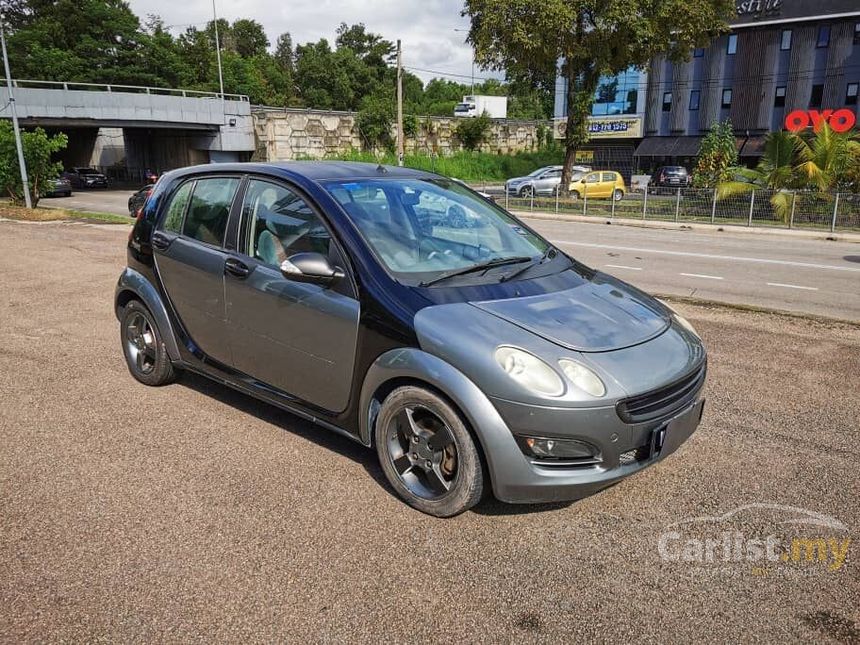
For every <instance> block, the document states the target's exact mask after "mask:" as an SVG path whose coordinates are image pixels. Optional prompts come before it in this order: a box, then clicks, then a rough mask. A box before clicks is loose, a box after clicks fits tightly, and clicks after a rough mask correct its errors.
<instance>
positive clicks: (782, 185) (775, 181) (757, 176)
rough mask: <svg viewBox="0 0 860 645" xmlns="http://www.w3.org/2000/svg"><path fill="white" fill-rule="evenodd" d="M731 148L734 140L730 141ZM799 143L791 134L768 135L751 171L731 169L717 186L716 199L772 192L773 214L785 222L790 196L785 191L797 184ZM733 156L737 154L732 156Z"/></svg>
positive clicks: (795, 136) (742, 168)
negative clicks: (759, 157)
mask: <svg viewBox="0 0 860 645" xmlns="http://www.w3.org/2000/svg"><path fill="white" fill-rule="evenodd" d="M732 147H733V148H734V140H733V141H732ZM799 147H800V141H799V139H798V137H797V135H794V134H792V133H791V132H771V133H770V134H768V135H767V138H766V140H765V146H764V154H763V155H762V157H761V159H760V160H759V162H758V165H757V166H756V167H755V168H744V167H732V168H729V169H728V170H727V172H726V173H725V174H727V175H729V177H730V179H728V180H721V181H720V183H719V185H718V187H717V195H718V197H719V198H720V199H723V198H726V197H730V196H732V195H742V194H744V193H748V192H750V191H753V190H756V189H765V190H769V191H773V192H772V194H771V197H770V204H771V206H772V207H773V210H774V212H775V213H776V214H777V215H779V216H780V217H781V218H782V219H783V220H784V221H786V222H787V221H788V217H789V213H790V210H791V202H792V196H791V193H790V192H789V189H791V188H794V187H796V186H797V185H798V173H797V170H796V166H795V160H796V158H797V152H798V150H799ZM735 156H737V153H735Z"/></svg>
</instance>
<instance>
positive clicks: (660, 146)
mask: <svg viewBox="0 0 860 645" xmlns="http://www.w3.org/2000/svg"><path fill="white" fill-rule="evenodd" d="M701 144H702V137H646V138H645V139H643V140H642V143H640V144H639V147H638V148H636V152H635V153H633V154H634V155H635V156H637V157H695V156H696V155H697V154H699V146H700V145H701Z"/></svg>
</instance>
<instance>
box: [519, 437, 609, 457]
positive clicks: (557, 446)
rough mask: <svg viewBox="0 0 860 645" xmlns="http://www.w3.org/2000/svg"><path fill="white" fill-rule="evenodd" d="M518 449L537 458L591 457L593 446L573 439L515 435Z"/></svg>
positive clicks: (593, 450) (593, 453) (593, 452)
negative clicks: (518, 445)
mask: <svg viewBox="0 0 860 645" xmlns="http://www.w3.org/2000/svg"><path fill="white" fill-rule="evenodd" d="M517 442H518V443H519V444H520V449H521V450H522V451H523V452H524V453H525V454H527V455H528V456H530V457H536V458H538V459H593V458H594V457H595V454H596V451H595V449H594V447H593V446H590V445H589V444H587V443H584V442H582V441H577V440H575V439H555V438H551V437H517Z"/></svg>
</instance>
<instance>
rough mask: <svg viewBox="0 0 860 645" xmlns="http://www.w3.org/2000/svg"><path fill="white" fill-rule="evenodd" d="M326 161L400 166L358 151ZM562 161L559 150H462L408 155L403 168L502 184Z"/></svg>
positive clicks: (391, 159)
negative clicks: (438, 154)
mask: <svg viewBox="0 0 860 645" xmlns="http://www.w3.org/2000/svg"><path fill="white" fill-rule="evenodd" d="M326 159H335V160H339V161H365V162H370V163H382V164H386V165H391V166H396V165H397V156H396V155H394V154H392V153H385V154H382V155H374V154H373V153H372V152H363V151H359V150H352V151H350V152H345V153H343V154H338V155H332V156H327V157H326ZM563 161H564V152H563V151H562V150H561V149H560V148H557V149H545V150H537V151H535V152H518V153H516V154H513V155H495V154H492V153H489V152H468V151H465V150H461V151H458V152H455V153H453V154H450V155H446V156H444V157H431V156H430V155H426V154H407V155H405V156H404V158H403V164H404V165H405V166H406V167H408V168H416V169H418V170H428V171H430V172H436V173H439V174H440V175H445V176H446V177H456V178H457V179H462V180H463V181H471V182H503V181H504V180H506V179H510V178H511V177H521V176H523V175H527V174H529V173H530V172H532V171H533V170H536V169H537V168H540V167H541V166H551V165H560V164H561V163H562V162H563Z"/></svg>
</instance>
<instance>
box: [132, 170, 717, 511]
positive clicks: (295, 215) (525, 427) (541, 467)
mask: <svg viewBox="0 0 860 645" xmlns="http://www.w3.org/2000/svg"><path fill="white" fill-rule="evenodd" d="M463 217H465V218H466V221H468V222H469V225H468V226H463V225H462V221H461V220H462V219H463ZM115 308H116V314H117V317H118V319H119V320H120V339H121V343H122V351H123V353H124V355H125V358H126V361H127V363H128V367H129V370H130V371H131V374H132V375H133V376H134V377H135V378H136V379H137V380H139V381H140V382H142V383H145V384H147V385H163V384H166V383H168V382H170V381H171V380H172V379H174V378H175V376H176V375H177V374H178V373H180V372H182V371H192V372H196V373H199V374H203V375H205V376H207V377H209V378H212V379H214V380H217V381H219V382H221V383H224V384H226V385H228V386H230V387H233V388H236V389H237V390H240V391H242V392H245V393H247V394H249V395H251V396H254V397H257V398H259V399H261V400H263V401H267V402H269V403H271V404H274V405H277V406H280V407H282V408H284V409H286V410H290V411H292V412H294V413H296V414H298V415H301V416H302V417H304V418H307V419H311V420H313V421H314V422H316V423H318V424H319V425H320V426H322V427H324V428H328V429H330V430H333V431H335V432H338V433H340V434H342V435H345V436H347V437H349V438H350V439H353V440H355V441H356V442H359V443H361V444H363V445H365V446H367V447H369V448H373V449H375V450H376V453H377V455H378V457H379V463H380V466H381V468H382V471H383V472H384V473H385V476H386V477H387V479H388V481H389V482H390V484H391V486H392V488H393V489H394V490H395V491H396V492H397V494H398V495H400V496H401V497H402V498H403V499H404V500H405V501H406V502H407V503H408V504H410V505H412V506H414V507H415V508H417V509H420V510H421V511H424V512H426V513H430V514H432V515H436V516H440V517H447V516H451V515H455V514H457V513H461V512H463V511H464V510H466V509H468V508H470V507H472V506H474V505H475V504H477V503H478V502H479V501H480V500H481V498H482V497H483V496H484V495H485V494H489V493H490V492H491V491H492V493H493V494H495V496H496V497H497V498H499V499H500V500H503V501H506V502H512V503H526V502H529V503H530V502H546V501H559V500H571V499H576V498H579V497H582V496H584V495H588V494H590V493H593V492H595V491H598V490H600V489H601V488H604V487H606V486H609V485H611V484H613V483H614V482H617V481H619V480H620V479H622V478H624V477H626V476H628V475H631V474H633V473H636V472H638V471H639V470H642V469H643V468H645V467H647V466H650V465H652V464H654V463H656V462H658V461H659V460H661V459H664V458H665V457H666V456H667V455H670V454H671V453H673V452H674V451H675V450H676V449H677V448H678V446H680V445H681V444H682V443H683V442H684V441H685V440H686V439H687V438H688V437H689V436H690V435H691V434H692V433H693V431H694V430H695V429H696V427H697V426H698V424H699V421H700V418H701V415H702V406H703V399H702V398H701V390H702V386H703V383H704V381H705V371H706V356H705V349H704V347H703V345H702V342H701V340H700V339H699V337H698V335H697V334H696V332H695V331H694V329H693V328H692V327H691V326H690V324H689V323H687V322H686V321H685V320H684V319H683V318H681V317H680V316H679V315H678V314H676V313H675V312H674V311H672V310H671V309H670V308H669V307H667V306H666V305H665V304H663V303H661V302H659V301H657V300H655V299H654V298H651V297H650V296H648V295H646V294H644V293H642V292H641V291H639V290H638V289H635V288H634V287H632V286H630V285H628V284H625V283H623V282H621V281H620V280H617V279H615V278H613V277H611V276H609V275H606V274H603V273H600V272H599V271H596V270H594V269H591V268H589V267H586V266H585V265H583V264H581V263H580V262H578V261H576V260H575V259H573V258H571V257H569V256H568V255H567V254H565V253H564V252H563V251H561V250H560V249H558V248H556V247H555V246H553V245H552V244H551V243H549V242H548V241H547V240H545V239H543V238H542V237H541V236H540V235H538V234H537V233H536V232H535V231H533V230H532V229H530V228H529V227H528V226H527V225H525V224H524V223H522V222H520V221H519V220H517V219H516V218H515V217H514V216H512V215H511V214H509V213H507V212H506V211H504V210H503V209H501V208H500V207H499V206H497V205H496V204H493V203H491V202H489V201H488V200H486V199H483V198H482V197H480V196H479V195H478V194H476V193H474V192H472V191H471V190H470V189H468V188H467V187H465V186H463V185H462V184H460V183H458V182H455V181H451V180H450V179H446V178H444V177H440V176H438V175H434V174H432V173H427V172H422V171H417V170H408V169H404V168H393V167H385V166H377V165H374V164H358V163H338V162H293V163H280V164H217V165H210V166H196V167H192V168H185V169H182V170H178V171H173V172H170V173H167V174H165V175H164V176H163V177H161V178H160V179H159V181H158V183H157V184H156V186H155V187H154V189H153V191H152V194H151V195H150V196H149V198H148V199H147V200H146V203H145V204H144V206H143V208H142V209H141V210H140V211H139V215H138V219H137V222H136V224H135V226H134V230H133V231H132V234H131V236H130V238H129V244H128V266H127V268H126V269H125V270H124V271H123V273H122V275H121V276H120V279H119V283H118V284H117V289H116V296H115ZM332 485H333V486H334V485H342V482H332Z"/></svg>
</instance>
